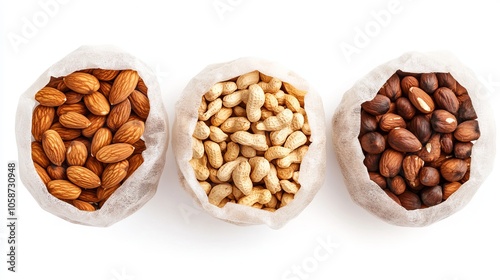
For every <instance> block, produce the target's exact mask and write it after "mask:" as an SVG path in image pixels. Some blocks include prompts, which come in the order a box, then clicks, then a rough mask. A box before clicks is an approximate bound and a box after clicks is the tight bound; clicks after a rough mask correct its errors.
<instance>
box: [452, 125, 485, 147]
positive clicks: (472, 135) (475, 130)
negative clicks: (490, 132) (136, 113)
mask: <svg viewBox="0 0 500 280" xmlns="http://www.w3.org/2000/svg"><path fill="white" fill-rule="evenodd" d="M453 136H455V139H457V140H458V141H460V142H470V141H474V140H477V139H479V136H481V131H480V130H479V123H478V122H477V120H470V121H465V122H463V123H461V124H459V125H458V126H457V129H456V130H455V132H454V133H453Z"/></svg>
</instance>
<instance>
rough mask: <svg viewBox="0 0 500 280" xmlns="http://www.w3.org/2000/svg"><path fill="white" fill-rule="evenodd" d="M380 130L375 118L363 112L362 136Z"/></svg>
mask: <svg viewBox="0 0 500 280" xmlns="http://www.w3.org/2000/svg"><path fill="white" fill-rule="evenodd" d="M377 128H378V123H377V120H376V118H375V116H373V115H371V114H368V113H367V112H366V111H365V110H363V109H362V110H361V125H360V132H359V133H360V135H363V134H365V133H367V132H370V131H375V130H377Z"/></svg>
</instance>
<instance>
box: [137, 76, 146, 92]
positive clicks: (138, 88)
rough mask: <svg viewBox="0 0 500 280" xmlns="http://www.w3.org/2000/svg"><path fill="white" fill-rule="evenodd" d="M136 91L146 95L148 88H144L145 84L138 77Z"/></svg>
mask: <svg viewBox="0 0 500 280" xmlns="http://www.w3.org/2000/svg"><path fill="white" fill-rule="evenodd" d="M136 89H137V90H138V91H140V92H141V93H142V94H144V95H146V96H147V95H148V86H146V83H144V81H143V80H142V79H141V78H140V77H139V81H138V82H137V87H136Z"/></svg>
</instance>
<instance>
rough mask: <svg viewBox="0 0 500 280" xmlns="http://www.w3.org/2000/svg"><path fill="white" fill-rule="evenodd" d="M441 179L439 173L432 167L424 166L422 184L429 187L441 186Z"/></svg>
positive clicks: (421, 176) (421, 172)
mask: <svg viewBox="0 0 500 280" xmlns="http://www.w3.org/2000/svg"><path fill="white" fill-rule="evenodd" d="M440 177H441V176H440V174H439V171H438V170H437V169H436V168H434V167H430V166H424V167H423V168H422V169H421V170H420V174H419V178H420V183H421V184H422V185H424V186H427V187H433V186H436V185H437V184H439V179H440Z"/></svg>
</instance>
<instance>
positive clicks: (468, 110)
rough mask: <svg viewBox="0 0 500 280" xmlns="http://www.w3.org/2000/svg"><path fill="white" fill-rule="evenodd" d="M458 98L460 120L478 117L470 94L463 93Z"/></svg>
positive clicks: (458, 116)
mask: <svg viewBox="0 0 500 280" xmlns="http://www.w3.org/2000/svg"><path fill="white" fill-rule="evenodd" d="M457 100H458V104H459V107H458V114H457V118H458V120H459V121H460V122H462V121H467V120H474V119H477V114H476V110H474V107H473V106H472V100H471V99H470V96H469V94H467V93H465V94H462V95H460V96H458V97H457Z"/></svg>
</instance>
